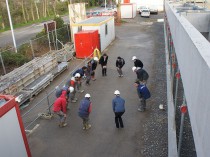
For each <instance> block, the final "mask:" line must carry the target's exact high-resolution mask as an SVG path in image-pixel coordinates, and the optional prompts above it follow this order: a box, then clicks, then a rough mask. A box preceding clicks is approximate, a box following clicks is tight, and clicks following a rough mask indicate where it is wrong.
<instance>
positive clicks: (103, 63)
mask: <svg viewBox="0 0 210 157" xmlns="http://www.w3.org/2000/svg"><path fill="white" fill-rule="evenodd" d="M108 58H109V57H108V56H107V54H106V53H104V54H103V55H102V56H101V58H100V59H99V64H101V68H102V76H106V75H107V74H106V72H107V62H108Z"/></svg>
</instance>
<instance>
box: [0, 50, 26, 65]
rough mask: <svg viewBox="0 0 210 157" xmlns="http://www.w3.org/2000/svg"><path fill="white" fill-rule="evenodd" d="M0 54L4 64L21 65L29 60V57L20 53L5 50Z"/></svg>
mask: <svg viewBox="0 0 210 157" xmlns="http://www.w3.org/2000/svg"><path fill="white" fill-rule="evenodd" d="M1 55H2V58H3V61H4V65H6V66H9V65H12V66H13V65H14V66H21V65H23V64H24V63H26V62H28V61H29V59H28V58H27V57H25V56H24V55H23V54H21V53H15V52H11V51H5V52H2V53H1Z"/></svg>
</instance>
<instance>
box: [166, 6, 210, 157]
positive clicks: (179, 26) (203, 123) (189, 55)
mask: <svg viewBox="0 0 210 157" xmlns="http://www.w3.org/2000/svg"><path fill="white" fill-rule="evenodd" d="M166 14H167V19H168V21H169V26H170V30H171V34H172V38H173V43H174V46H175V51H176V56H177V59H178V64H179V68H180V72H181V76H182V82H183V86H184V92H185V96H186V100H187V105H188V110H189V115H190V121H191V125H192V131H193V137H194V142H195V147H196V152H197V156H198V157H207V156H210V151H209V150H210V142H209V141H210V131H209V130H210V125H209V121H210V114H209V112H210V96H209V91H210V81H209V80H210V43H209V42H208V41H207V40H206V39H205V38H204V37H203V36H202V35H201V34H200V33H199V31H198V30H196V29H195V27H194V26H193V25H192V24H191V23H190V22H189V21H188V20H187V19H186V18H185V17H184V16H180V14H178V13H176V11H175V10H173V6H171V5H169V4H168V3H166Z"/></svg>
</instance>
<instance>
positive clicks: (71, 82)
mask: <svg viewBox="0 0 210 157" xmlns="http://www.w3.org/2000/svg"><path fill="white" fill-rule="evenodd" d="M76 79H77V78H75V77H71V79H70V80H68V81H67V82H66V85H67V86H70V87H73V88H74V89H76ZM75 95H76V90H74V91H73V92H72V93H71V94H70V99H71V102H73V103H76V102H77V98H76V97H75Z"/></svg>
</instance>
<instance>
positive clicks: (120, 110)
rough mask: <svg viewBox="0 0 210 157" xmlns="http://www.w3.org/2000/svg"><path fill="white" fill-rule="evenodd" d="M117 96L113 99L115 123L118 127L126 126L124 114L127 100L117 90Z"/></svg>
mask: <svg viewBox="0 0 210 157" xmlns="http://www.w3.org/2000/svg"><path fill="white" fill-rule="evenodd" d="M114 94H115V95H116V97H115V98H114V99H113V100H112V109H113V112H114V114H115V124H116V127H117V128H119V126H120V127H121V128H124V124H123V120H122V117H121V116H122V115H123V114H124V112H125V100H124V99H123V98H121V97H120V91H118V90H116V91H115V92H114Z"/></svg>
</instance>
